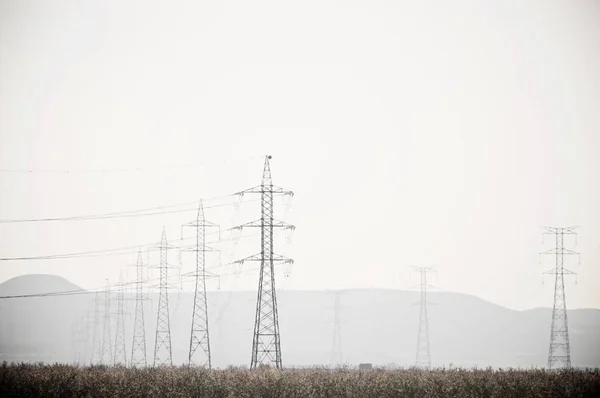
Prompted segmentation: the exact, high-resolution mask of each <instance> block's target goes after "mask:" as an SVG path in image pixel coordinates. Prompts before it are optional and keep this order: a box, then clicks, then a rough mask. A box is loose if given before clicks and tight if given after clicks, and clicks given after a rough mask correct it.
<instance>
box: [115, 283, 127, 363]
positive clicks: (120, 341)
mask: <svg viewBox="0 0 600 398" xmlns="http://www.w3.org/2000/svg"><path fill="white" fill-rule="evenodd" d="M124 296H125V288H124V286H123V273H122V272H121V274H120V275H119V290H118V293H117V334H116V336H115V358H114V364H115V365H123V366H125V365H127V355H126V353H125V325H124V322H125V316H124V313H125V312H124V304H125V302H124V298H125V297H124Z"/></svg>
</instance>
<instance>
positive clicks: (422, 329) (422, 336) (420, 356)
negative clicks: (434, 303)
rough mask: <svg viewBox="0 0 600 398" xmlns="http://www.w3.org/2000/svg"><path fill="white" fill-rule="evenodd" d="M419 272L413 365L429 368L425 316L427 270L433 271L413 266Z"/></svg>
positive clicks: (427, 332)
mask: <svg viewBox="0 0 600 398" xmlns="http://www.w3.org/2000/svg"><path fill="white" fill-rule="evenodd" d="M415 269H416V270H417V271H419V273H420V274H421V275H420V276H421V283H420V285H419V286H420V289H421V300H420V301H419V307H420V311H419V333H418V337H417V358H416V363H415V366H416V367H418V368H425V369H429V368H430V367H431V356H430V351H429V319H428V317H427V304H431V303H429V302H428V301H427V287H428V286H429V285H427V272H430V271H433V268H430V267H415Z"/></svg>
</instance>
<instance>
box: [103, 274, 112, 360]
mask: <svg viewBox="0 0 600 398" xmlns="http://www.w3.org/2000/svg"><path fill="white" fill-rule="evenodd" d="M110 315H111V314H110V286H109V285H108V280H107V281H106V290H105V291H104V328H103V331H102V352H101V354H100V357H101V362H102V363H104V364H107V365H108V364H112V354H113V353H112V342H111V332H110V321H111V319H110V318H111V316H110Z"/></svg>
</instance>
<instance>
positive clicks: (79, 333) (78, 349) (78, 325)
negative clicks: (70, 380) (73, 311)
mask: <svg viewBox="0 0 600 398" xmlns="http://www.w3.org/2000/svg"><path fill="white" fill-rule="evenodd" d="M84 322H85V318H81V319H78V320H77V321H76V322H75V323H74V324H73V327H72V332H73V353H74V358H73V359H74V364H75V366H82V365H83V364H84V363H85V355H86V348H87V347H86V340H85V333H86V331H87V330H86V326H87V325H86V324H85V323H84Z"/></svg>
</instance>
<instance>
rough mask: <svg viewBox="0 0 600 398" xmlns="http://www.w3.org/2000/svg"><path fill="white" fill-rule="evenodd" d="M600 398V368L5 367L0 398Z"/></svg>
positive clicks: (1, 374) (0, 382) (0, 385)
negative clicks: (559, 370)
mask: <svg viewBox="0 0 600 398" xmlns="http://www.w3.org/2000/svg"><path fill="white" fill-rule="evenodd" d="M50 396H51V397H73V396H76V397H167V396H168V397H228V398H230V397H236V398H237V397H557V396H568V397H600V370H599V369H595V370H571V371H561V372H547V371H545V370H513V369H506V370H495V371H494V370H491V369H487V370H462V369H450V370H448V369H438V370H433V371H430V372H427V371H419V370H414V369H407V370H393V371H392V370H373V371H356V370H350V369H338V370H333V371H332V370H327V369H296V370H284V371H282V372H278V371H275V370H260V371H247V370H240V369H230V370H219V371H212V372H209V371H204V370H193V369H187V368H158V369H152V368H148V369H131V368H108V367H104V366H94V367H88V368H76V367H73V366H68V365H29V364H20V365H6V364H4V365H3V366H2V367H1V368H0V397H5V398H6V397H50Z"/></svg>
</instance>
